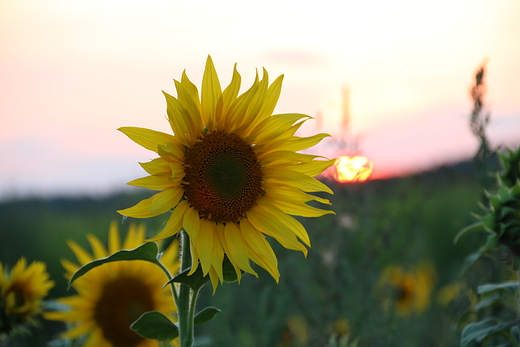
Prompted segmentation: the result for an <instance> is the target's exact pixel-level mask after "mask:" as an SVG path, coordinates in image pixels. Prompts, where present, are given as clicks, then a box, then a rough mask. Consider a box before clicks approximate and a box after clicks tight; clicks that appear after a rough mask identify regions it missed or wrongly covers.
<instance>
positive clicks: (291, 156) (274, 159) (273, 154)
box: [258, 150, 323, 166]
mask: <svg viewBox="0 0 520 347" xmlns="http://www.w3.org/2000/svg"><path fill="white" fill-rule="evenodd" d="M318 157H320V156H318V155H311V154H304V153H296V152H291V151H277V150H274V151H270V152H262V153H259V154H258V160H259V161H260V164H262V165H263V166H267V165H268V164H270V165H275V164H282V163H283V164H297V163H308V162H310V161H312V160H313V159H315V158H318ZM321 158H323V157H321Z"/></svg>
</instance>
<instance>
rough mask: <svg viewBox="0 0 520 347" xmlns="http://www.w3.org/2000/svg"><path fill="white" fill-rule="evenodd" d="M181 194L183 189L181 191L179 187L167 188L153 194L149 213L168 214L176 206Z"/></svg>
mask: <svg viewBox="0 0 520 347" xmlns="http://www.w3.org/2000/svg"><path fill="white" fill-rule="evenodd" d="M183 194H184V189H182V187H180V186H177V187H174V188H169V189H166V190H164V191H162V192H160V193H157V194H155V195H154V196H153V200H152V204H151V205H150V213H151V214H163V213H165V212H168V211H169V210H171V209H172V208H174V207H175V206H177V204H178V203H179V201H180V200H181V198H182V195H183Z"/></svg>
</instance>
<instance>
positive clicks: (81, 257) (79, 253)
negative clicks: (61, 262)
mask: <svg viewBox="0 0 520 347" xmlns="http://www.w3.org/2000/svg"><path fill="white" fill-rule="evenodd" d="M67 245H68V246H69V248H70V249H71V250H72V252H74V255H76V259H78V261H79V263H80V264H81V265H85V264H86V263H90V262H91V261H92V260H94V259H93V258H92V256H91V255H90V254H88V253H87V252H86V251H85V250H84V249H83V248H81V247H80V246H79V245H78V244H77V243H76V242H74V241H72V240H68V241H67Z"/></svg>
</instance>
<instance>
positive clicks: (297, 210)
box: [271, 199, 335, 217]
mask: <svg viewBox="0 0 520 347" xmlns="http://www.w3.org/2000/svg"><path fill="white" fill-rule="evenodd" d="M271 203H272V204H273V205H275V206H276V207H278V208H279V209H280V210H282V211H283V212H285V213H287V214H290V215H292V216H301V217H321V216H324V215H326V214H335V213H334V211H331V210H322V209H320V208H316V207H312V206H309V205H307V204H305V203H301V202H300V203H294V202H290V201H283V200H277V199H271Z"/></svg>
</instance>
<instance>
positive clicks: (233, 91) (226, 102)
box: [217, 64, 242, 129]
mask: <svg viewBox="0 0 520 347" xmlns="http://www.w3.org/2000/svg"><path fill="white" fill-rule="evenodd" d="M241 79H242V78H241V77H240V74H239V73H238V71H237V64H235V67H234V68H233V77H232V78H231V83H230V84H229V86H227V87H226V89H224V92H223V93H222V111H221V114H218V113H217V124H218V126H220V127H221V129H226V125H227V120H228V119H229V116H228V112H229V108H230V107H231V104H232V103H233V102H234V101H235V99H236V97H237V95H238V92H239V91H240V82H241ZM221 124H222V125H221Z"/></svg>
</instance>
